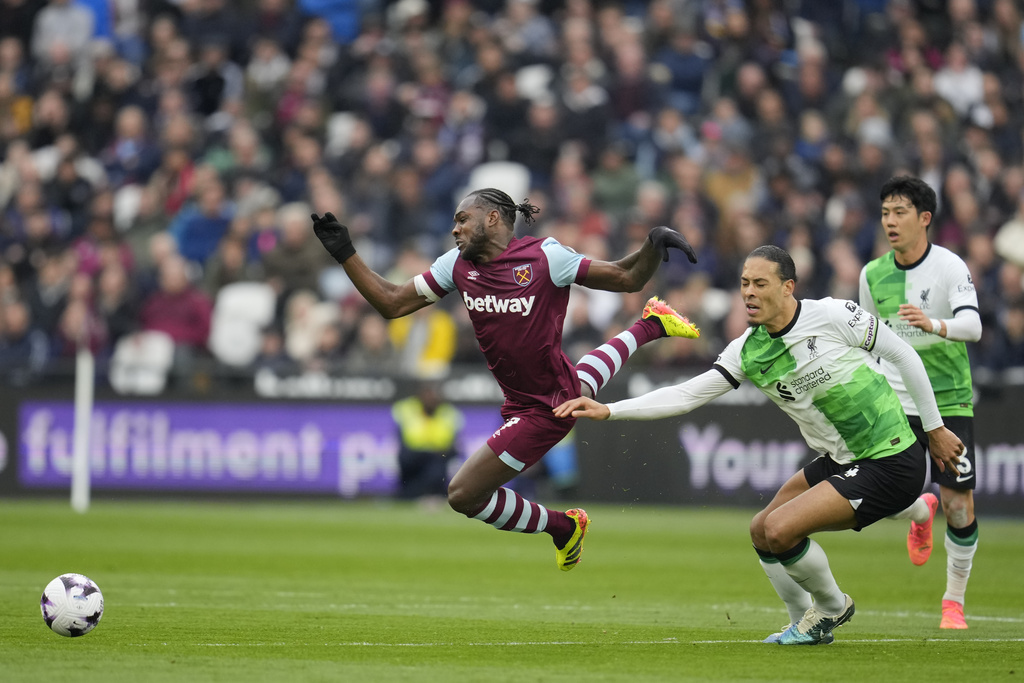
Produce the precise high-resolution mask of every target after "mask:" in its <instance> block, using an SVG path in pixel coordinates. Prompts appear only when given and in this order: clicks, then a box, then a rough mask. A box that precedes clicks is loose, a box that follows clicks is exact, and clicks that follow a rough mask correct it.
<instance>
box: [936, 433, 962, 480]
mask: <svg viewBox="0 0 1024 683" xmlns="http://www.w3.org/2000/svg"><path fill="white" fill-rule="evenodd" d="M966 451H967V449H966V448H964V443H963V441H961V440H960V437H958V436H957V435H956V434H954V433H953V432H951V431H949V430H948V429H946V427H938V428H937V429H933V430H931V431H930V432H928V454H929V455H931V456H932V460H934V461H935V464H936V465H938V467H939V469H940V470H941V471H943V472H945V471H947V469H948V470H950V471H955V470H956V466H957V465H958V464H959V463H960V456H961V455H962V454H963V453H965V452H966Z"/></svg>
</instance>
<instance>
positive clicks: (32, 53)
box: [0, 0, 1024, 384]
mask: <svg viewBox="0 0 1024 683" xmlns="http://www.w3.org/2000/svg"><path fill="white" fill-rule="evenodd" d="M0 155H2V156H0V160H2V163H0V375H2V376H3V378H4V381H5V382H7V383H14V384H25V383H30V382H33V381H38V380H39V379H40V378H43V379H45V378H46V377H49V376H52V375H53V374H54V373H60V372H68V371H69V370H68V369H69V367H71V365H70V363H71V361H72V360H73V358H74V357H75V354H76V350H77V349H78V348H80V347H81V346H82V345H83V344H84V345H87V346H88V347H89V348H91V349H92V350H93V352H94V353H95V354H96V357H97V358H98V359H99V363H100V367H101V368H102V367H104V363H107V362H110V359H111V358H112V357H114V356H115V354H116V353H117V349H118V345H119V344H122V345H126V343H127V340H131V339H133V338H135V337H136V336H137V335H138V334H139V333H140V332H156V333H160V334H162V335H164V336H169V338H170V340H171V341H172V342H173V359H172V364H173V368H174V369H175V370H176V371H177V372H178V375H179V376H180V377H183V376H187V373H188V372H192V371H193V369H194V368H195V367H206V368H209V367H214V368H231V369H233V370H234V371H235V372H242V373H251V372H255V371H258V370H260V369H269V370H272V371H274V372H277V373H296V372H304V371H324V372H328V373H340V374H353V373H365V372H374V371H398V372H402V373H406V374H408V375H411V376H416V377H436V376H439V375H442V374H444V372H445V371H446V370H447V369H448V368H450V367H451V366H453V365H459V364H470V365H481V364H482V363H483V359H482V355H481V354H480V353H479V350H478V349H477V347H476V342H475V339H474V338H473V334H472V330H471V328H470V326H469V322H468V318H467V315H466V312H465V310H464V307H463V306H462V305H461V302H460V301H459V300H457V298H456V297H446V299H444V300H442V302H441V303H440V304H438V305H435V306H431V307H428V308H427V309H424V310H423V311H421V312H419V313H417V314H415V315H413V316H410V317H408V318H404V319H400V320H395V321H385V320H383V319H382V318H381V317H380V316H379V315H377V314H376V313H375V312H374V311H373V310H372V309H370V308H369V307H368V306H367V305H366V304H365V303H364V302H363V300H362V299H361V297H360V296H359V295H358V294H357V293H355V292H354V291H353V290H352V288H351V285H350V283H349V282H348V280H347V278H346V276H345V275H344V272H343V271H341V270H340V269H339V267H338V266H337V264H335V263H334V262H333V261H332V260H331V259H330V257H329V256H328V255H327V253H326V251H325V250H324V249H323V248H322V247H321V245H320V244H319V242H318V241H317V240H316V238H315V236H314V235H313V232H312V229H311V223H310V219H309V215H310V213H312V212H316V213H324V212H327V211H331V212H333V213H334V214H336V215H337V216H339V218H341V220H342V221H343V222H345V223H346V224H347V225H348V226H349V227H350V228H351V229H352V231H353V234H354V236H355V242H356V246H357V248H358V251H359V253H360V255H361V256H362V257H363V258H364V259H365V260H366V261H367V262H368V263H369V264H370V265H371V266H372V267H374V268H375V269H377V270H378V271H380V272H386V273H387V274H388V277H390V278H393V279H394V280H396V281H404V280H405V279H407V278H409V277H411V276H413V275H415V274H417V273H419V272H422V271H423V270H425V269H426V268H427V267H429V264H430V263H431V261H432V260H433V259H434V258H436V257H437V256H438V255H439V254H441V253H443V252H444V251H446V250H448V249H449V248H451V247H452V246H454V245H453V242H452V240H451V237H450V234H449V231H450V228H451V221H452V214H453V212H454V207H455V205H456V204H457V202H458V200H459V199H461V197H462V196H463V195H464V193H465V192H466V191H468V190H470V189H476V187H475V186H474V185H473V183H475V182H478V181H481V180H482V179H485V178H486V179H487V180H488V183H489V184H492V183H490V180H491V179H493V178H498V179H499V181H501V180H503V179H504V180H506V182H504V183H503V184H502V185H501V189H504V190H506V191H509V192H510V193H511V194H512V195H513V199H515V200H516V201H522V200H523V199H524V198H525V197H529V200H530V201H531V202H532V203H534V204H536V205H538V206H540V207H541V213H540V214H539V216H538V219H539V220H538V221H537V222H536V223H535V224H533V225H531V226H528V227H527V226H524V225H522V224H520V226H519V227H518V230H519V233H520V234H526V233H527V232H529V233H531V234H536V235H552V236H554V237H556V238H558V239H559V240H560V241H562V242H563V243H564V244H566V245H568V246H571V247H572V248H574V249H576V250H577V251H580V252H582V253H585V254H586V255H588V256H591V257H594V258H604V259H611V260H614V259H616V258H619V257H620V256H622V255H624V254H625V253H627V252H628V251H631V250H633V249H636V248H637V247H638V246H639V244H640V243H641V241H642V240H643V239H644V238H645V236H646V235H647V232H648V231H649V230H650V228H652V227H654V226H656V225H669V226H671V227H673V228H674V229H676V230H679V231H680V232H681V233H682V234H683V235H685V237H686V238H687V239H688V240H689V241H690V243H691V244H692V245H693V246H694V247H695V248H696V250H697V252H698V254H699V263H698V264H696V265H695V266H693V265H690V264H689V263H688V262H687V261H686V260H685V258H683V257H682V256H681V254H674V255H673V256H672V259H671V260H670V261H669V262H668V263H666V264H664V265H663V267H662V268H661V269H660V271H659V273H658V275H657V276H656V278H655V279H654V280H653V281H652V282H651V283H650V285H649V286H648V288H647V289H646V290H645V291H643V292H639V293H637V294H635V295H625V296H621V295H614V296H612V295H608V296H604V295H601V294H600V293H595V292H589V293H588V292H584V291H582V290H580V291H577V292H574V294H573V298H572V304H571V308H570V314H569V317H568V319H567V320H566V326H565V347H566V349H567V352H568V353H569V355H570V357H571V358H572V359H573V360H575V359H577V358H578V357H579V356H580V355H582V353H583V352H585V351H587V350H589V349H591V348H593V347H594V346H595V345H597V344H599V343H601V342H602V341H604V340H605V339H607V338H608V337H610V336H612V335H614V334H616V333H617V332H619V331H621V330H622V329H624V328H625V327H626V326H628V325H629V324H630V323H631V322H632V321H633V320H634V319H635V318H636V317H637V316H638V315H639V313H640V311H641V309H642V306H643V302H644V301H645V300H646V298H647V297H648V296H650V295H651V294H654V293H657V294H660V295H661V296H663V297H665V298H667V299H668V301H669V302H670V303H671V304H672V305H673V306H675V307H676V309H677V310H679V311H680V312H681V313H683V314H685V315H687V316H689V317H690V319H691V320H694V321H695V322H696V323H697V324H698V325H699V326H700V327H701V329H702V330H703V332H704V334H703V336H702V338H701V339H700V340H698V341H695V342H685V343H665V344H660V345H657V344H656V345H652V346H651V347H650V351H647V350H646V349H645V353H644V354H641V356H638V358H637V360H636V361H634V363H635V364H636V366H637V367H644V366H645V365H646V366H647V367H649V368H650V367H654V368H661V367H678V368H682V369H685V368H693V369H694V370H700V369H702V368H704V367H706V366H707V365H708V363H710V362H711V361H713V360H714V358H715V356H716V354H717V353H718V351H719V350H720V349H721V347H722V345H723V340H726V339H729V338H732V337H733V336H735V335H736V334H738V333H739V331H741V330H742V327H743V326H744V325H745V317H744V314H743V310H742V307H741V306H740V305H739V304H740V301H739V297H738V294H737V285H738V283H737V280H738V267H739V264H740V263H741V261H742V259H743V258H744V256H745V255H746V254H747V253H748V252H749V251H750V250H751V249H753V248H754V247H756V246H758V245H760V244H763V243H768V242H771V243H776V244H779V245H781V246H783V247H785V248H786V249H788V250H789V251H790V252H791V253H792V254H793V256H794V259H795V260H796V262H797V264H798V268H799V277H800V280H799V284H798V290H797V291H798V295H800V296H807V297H819V296H834V297H843V298H852V299H856V298H857V293H858V292H857V278H858V274H859V270H860V268H861V266H862V265H863V264H864V263H865V262H866V261H867V260H869V259H870V258H873V257H874V256H875V255H878V254H881V253H883V252H884V251H886V250H887V249H888V245H887V243H886V241H885V239H884V235H883V233H882V230H881V228H880V225H879V208H880V202H879V198H878V190H879V188H880V186H881V184H882V182H883V181H884V180H886V179H887V178H888V177H890V176H891V175H893V174H896V173H910V174H914V175H917V176H920V177H922V178H924V179H925V180H926V181H927V182H928V183H929V184H930V185H931V186H932V187H933V188H934V189H935V190H936V192H937V194H938V196H939V209H938V212H937V215H936V216H935V217H934V219H933V227H932V229H931V230H932V232H931V237H932V239H933V241H934V242H936V243H938V244H941V245H944V246H946V247H948V248H950V249H952V250H954V251H955V252H957V253H959V254H960V255H961V256H962V257H963V258H964V259H965V260H966V262H967V263H968V265H969V267H970V268H971V271H972V273H973V278H974V282H975V285H976V286H977V290H978V297H979V302H980V306H981V314H982V320H983V323H984V334H983V337H982V341H981V342H980V343H978V344H974V345H970V352H971V354H972V362H973V363H974V366H975V368H976V369H977V371H978V372H986V371H988V372H992V373H1001V372H1002V371H1003V370H1004V369H1006V368H1007V367H1013V366H1024V281H1022V280H1024V275H1022V273H1024V11H1022V7H1021V4H1020V3H1019V2H1017V1H1016V0H830V1H828V2H821V1H816V0H652V1H651V2H639V1H631V0H618V1H605V0H477V1H470V0H433V1H430V0H396V1H391V2H386V1H382V0H238V1H234V2H229V1H228V0H49V1H45V0H0ZM488 169H490V170H494V171H495V173H492V174H489V175H488V174H485V173H482V170H488ZM516 171H519V173H516ZM502 173H504V174H505V175H502ZM517 193H518V194H521V195H522V196H517ZM239 283H249V284H254V285H259V287H258V289H261V290H262V292H263V294H264V299H262V301H266V300H267V299H266V294H267V293H268V292H269V302H270V305H269V309H268V315H266V316H263V318H262V319H261V320H259V321H258V323H257V324H251V325H249V326H244V325H243V326H238V325H235V326H232V327H230V329H229V330H228V331H227V332H225V333H224V335H222V338H223V339H225V340H226V341H224V342H223V343H222V344H221V345H220V347H219V348H220V351H218V350H217V349H218V347H217V345H211V339H212V336H213V335H212V333H211V330H212V329H214V328H215V327H216V326H217V324H218V323H217V316H218V315H219V313H218V310H219V303H220V301H221V300H222V299H227V297H226V296H224V293H225V291H227V290H228V289H230V288H232V287H233V286H236V285H238V284H239ZM239 301H241V304H239V303H238V302H239ZM223 308H225V309H227V308H228V305H227V303H225V305H224V307H223ZM234 308H235V309H239V308H241V309H242V311H243V312H245V311H246V310H248V309H251V308H252V307H251V306H249V305H248V304H246V303H245V300H244V298H239V297H235V306H234ZM225 324H226V323H225ZM225 329H227V328H225ZM211 346H212V347H213V348H211ZM241 349H251V352H245V353H242V352H241V351H240V350H241ZM232 352H235V353H234V355H232Z"/></svg>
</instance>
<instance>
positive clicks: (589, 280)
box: [582, 225, 697, 292]
mask: <svg viewBox="0 0 1024 683" xmlns="http://www.w3.org/2000/svg"><path fill="white" fill-rule="evenodd" d="M669 249H679V250H681V251H682V252H683V253H684V254H686V258H688V259H689V260H690V263H696V262H697V254H696V253H695V252H694V251H693V247H691V246H690V244H689V242H687V241H686V239H685V238H684V237H683V236H682V235H680V234H679V233H678V232H676V231H675V230H673V229H672V228H668V227H666V226H664V225H661V226H658V227H656V228H653V229H652V230H651V232H650V233H649V234H648V235H647V239H646V240H644V243H643V245H642V246H641V247H640V248H639V249H638V250H636V251H634V252H633V253H631V254H628V255H626V256H624V257H623V258H621V259H619V260H618V261H594V262H592V263H591V264H590V270H589V271H588V272H587V277H586V279H584V280H583V282H582V284H583V285H584V286H585V287H589V288H591V289H603V290H607V291H611V292H638V291H640V290H641V289H643V286H644V285H645V284H647V282H648V281H649V280H650V279H651V277H652V276H653V275H654V272H655V271H656V270H657V269H658V266H659V265H661V263H662V262H664V261H667V260H668V253H669V252H668V250H669Z"/></svg>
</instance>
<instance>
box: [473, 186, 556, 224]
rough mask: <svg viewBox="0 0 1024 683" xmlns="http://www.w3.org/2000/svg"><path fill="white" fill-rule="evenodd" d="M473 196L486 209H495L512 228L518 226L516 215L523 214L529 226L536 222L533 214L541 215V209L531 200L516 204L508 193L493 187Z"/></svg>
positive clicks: (474, 193) (478, 191)
mask: <svg viewBox="0 0 1024 683" xmlns="http://www.w3.org/2000/svg"><path fill="white" fill-rule="evenodd" d="M470 195H471V196H475V197H476V199H477V202H479V203H480V204H482V205H483V206H484V207H485V208H488V209H489V208H491V207H493V208H495V209H497V210H498V213H500V214H501V217H502V218H504V219H505V222H506V223H508V224H509V225H510V226H512V225H515V224H516V213H517V212H518V213H521V214H523V220H524V221H526V224H527V225H529V224H530V223H532V222H533V221H534V217H533V214H535V213H540V209H538V208H537V207H536V206H534V205H533V204H531V203H530V200H529V198H527V199H524V200H523V203H522V204H516V203H515V202H514V201H512V197H509V196H508V194H507V193H506V192H502V191H501V190H497V189H495V188H493V187H487V188H484V189H483V190H476V191H475V192H471V193H470Z"/></svg>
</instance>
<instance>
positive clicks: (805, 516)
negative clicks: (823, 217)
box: [555, 245, 963, 645]
mask: <svg viewBox="0 0 1024 683" xmlns="http://www.w3.org/2000/svg"><path fill="white" fill-rule="evenodd" d="M795 287H796V267H795V266H794V265H793V259H792V258H791V257H790V255H789V254H788V253H786V251H785V250H783V249H780V248H779V247H776V246H771V245H767V246H762V247H758V248H757V249H755V250H754V251H752V252H751V253H750V255H749V256H747V259H746V261H745V262H744V264H743V273H742V276H741V281H740V293H741V295H742V296H743V301H744V303H745V305H746V311H747V322H748V323H749V325H750V327H749V329H747V330H746V331H745V332H744V333H743V334H742V335H741V336H740V337H738V338H737V339H735V340H733V341H732V342H731V343H730V344H729V345H728V346H727V347H726V348H725V350H724V351H722V354H721V355H720V356H719V357H718V360H717V361H716V362H715V364H714V365H713V366H712V369H711V370H708V371H707V372H705V373H703V374H701V375H698V376H697V377H694V378H693V379H690V380H688V381H686V382H683V383H682V384H678V385H676V386H673V387H665V388H663V389H657V390H655V391H652V392H650V393H649V394H645V395H643V396H639V397H637V398H633V399H627V400H625V401H618V402H616V403H610V404H608V405H604V404H601V403H598V402H597V401H594V400H592V399H589V398H578V399H573V400H570V401H566V402H565V403H563V404H561V405H560V406H558V407H557V408H555V415H557V416H559V417H569V416H572V417H589V418H592V419H597V420H606V419H612V420H655V419H659V418H664V417H670V416H673V415H682V414H684V413H688V412H690V411H691V410H693V409H694V408H697V407H699V406H702V405H704V404H705V403H707V402H708V401H711V400H712V399H714V398H716V397H718V396H721V395H723V394H725V393H726V392H728V391H729V390H730V389H734V388H736V387H739V385H740V383H741V382H743V381H745V380H749V381H751V382H753V383H754V385H755V386H756V387H757V388H758V389H760V390H761V391H762V392H764V393H765V395H767V396H768V398H770V399H771V400H772V402H774V403H775V404H776V405H778V406H779V407H780V408H781V409H782V410H783V411H784V412H785V413H786V414H787V415H789V416H790V417H791V418H793V420H794V421H795V422H796V423H797V425H799V427H800V432H801V434H802V435H803V437H804V439H805V440H806V441H807V444H808V446H810V447H811V448H812V449H814V450H815V451H818V452H819V453H821V456H820V457H818V458H816V459H815V460H814V461H812V462H811V463H810V464H808V465H807V466H806V467H804V468H803V469H802V470H800V471H799V472H797V473H796V474H794V475H793V476H792V477H791V478H790V479H789V481H787V482H786V483H785V484H783V485H782V488H780V489H779V491H778V493H776V494H775V497H774V498H773V499H772V501H771V503H769V504H768V507H766V508H765V509H764V510H762V511H760V512H759V513H757V515H755V516H754V519H753V520H752V521H751V524H750V538H751V541H752V542H753V544H754V549H755V550H756V551H757V554H758V556H759V558H760V561H761V566H762V567H763V569H764V571H765V573H766V574H767V575H768V578H769V580H770V581H771V583H772V586H773V587H774V588H775V591H776V592H777V593H778V595H779V597H780V598H782V600H783V602H784V603H785V604H786V608H787V610H788V612H789V618H790V624H788V625H787V627H786V628H785V629H783V631H782V632H780V633H774V634H772V635H771V636H769V637H768V638H767V639H766V640H765V642H771V643H779V644H782V645H817V644H825V643H831V642H832V641H833V639H834V636H833V635H832V631H833V630H834V629H835V628H836V627H837V626H839V625H841V624H843V623H845V622H846V621H848V620H849V619H850V617H851V616H852V615H853V612H854V605H853V600H852V599H851V598H850V596H848V595H846V594H845V593H843V591H841V590H840V589H839V586H838V585H837V584H836V580H835V578H834V577H833V576H832V571H831V570H830V569H829V565H828V558H827V557H826V556H825V551H824V550H822V548H821V546H819V545H818V544H817V543H816V542H815V541H813V540H811V539H810V538H808V536H809V535H810V534H813V533H815V532H818V531H839V530H842V529H854V530H860V529H862V528H864V527H866V526H868V525H869V524H872V523H874V522H876V521H878V520H879V519H882V518H883V517H887V516H889V515H892V514H894V513H896V512H899V511H900V510H903V509H905V508H906V507H908V506H909V505H910V504H911V503H913V501H914V500H915V498H917V495H918V494H919V493H920V492H921V483H922V482H923V481H924V477H925V471H926V469H927V462H926V457H925V454H924V450H923V448H922V447H921V444H920V443H918V441H917V439H916V437H915V435H914V432H913V430H912V429H911V428H910V424H909V422H908V421H907V416H906V414H905V413H904V412H903V408H902V406H901V405H900V401H899V398H898V397H897V396H896V392H895V391H894V390H893V389H892V387H890V386H889V383H888V382H886V380H885V378H884V377H883V376H882V375H881V374H880V373H878V372H876V371H875V370H874V369H873V368H872V366H871V364H872V362H873V359H872V355H871V354H876V355H878V356H881V357H882V358H885V359H886V360H888V361H889V362H891V363H892V364H893V365H894V366H895V367H896V368H898V369H899V371H900V373H901V376H902V378H903V381H904V384H905V385H906V387H907V389H908V390H909V392H910V395H911V396H912V397H913V399H914V401H915V405H916V407H917V408H918V411H917V412H918V413H919V414H920V415H921V418H922V421H923V423H924V427H925V430H926V431H927V434H928V442H929V444H928V445H929V448H930V449H931V453H932V457H934V458H936V459H937V460H938V461H939V463H940V464H939V467H953V466H955V464H956V462H957V461H958V455H959V453H960V451H961V450H962V448H963V444H962V443H961V442H960V439H959V438H957V436H956V435H955V434H953V433H952V432H950V431H949V430H948V429H946V428H945V427H944V426H943V424H942V418H941V416H940V415H939V409H938V407H937V406H936V404H935V397H934V396H933V395H932V391H931V386H930V385H929V384H928V375H927V373H926V372H925V369H924V365H923V364H922V362H921V359H920V358H919V357H918V355H917V354H916V353H914V349H913V348H911V347H910V345H908V344H907V343H906V342H904V341H902V340H901V339H900V338H899V337H897V336H896V335H895V334H894V333H893V332H892V331H891V330H889V329H888V328H887V327H885V326H884V325H882V324H881V323H879V322H878V319H877V318H875V317H874V316H873V315H871V314H870V313H868V312H867V311H865V310H864V309H863V308H861V307H860V306H858V305H857V304H855V303H853V302H852V301H843V300H838V299H820V300H815V299H804V300H800V301H798V300H797V299H796V298H795V297H794V296H793V290H794V288H795Z"/></svg>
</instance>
